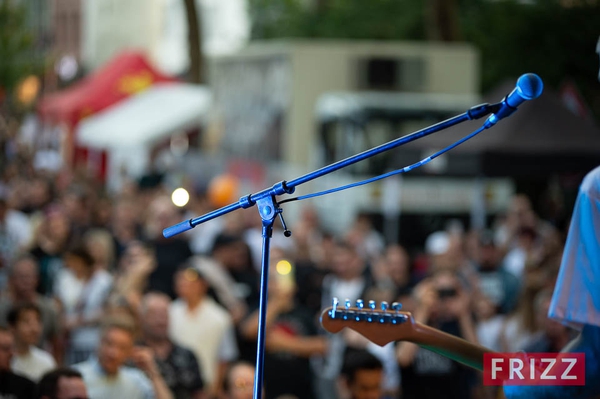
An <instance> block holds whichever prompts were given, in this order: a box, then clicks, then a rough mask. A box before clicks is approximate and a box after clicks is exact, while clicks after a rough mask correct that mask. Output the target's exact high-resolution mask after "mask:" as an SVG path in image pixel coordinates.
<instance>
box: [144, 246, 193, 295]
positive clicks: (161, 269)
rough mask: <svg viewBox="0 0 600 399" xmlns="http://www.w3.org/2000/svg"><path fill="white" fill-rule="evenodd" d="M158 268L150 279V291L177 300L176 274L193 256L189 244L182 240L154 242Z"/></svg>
mask: <svg viewBox="0 0 600 399" xmlns="http://www.w3.org/2000/svg"><path fill="white" fill-rule="evenodd" d="M152 246H153V248H154V253H155V255H156V268H155V269H154V271H153V272H152V273H151V274H150V276H149V277H148V291H159V292H162V293H165V294H167V295H169V296H170V297H171V298H173V299H175V297H176V295H175V288H174V276H175V272H176V271H177V269H178V268H179V266H181V265H182V264H183V263H184V262H185V261H187V260H188V259H189V258H190V257H191V256H192V251H191V249H190V246H189V245H188V242H187V241H185V240H183V239H180V238H172V239H169V240H164V241H163V240H157V241H154V242H152Z"/></svg>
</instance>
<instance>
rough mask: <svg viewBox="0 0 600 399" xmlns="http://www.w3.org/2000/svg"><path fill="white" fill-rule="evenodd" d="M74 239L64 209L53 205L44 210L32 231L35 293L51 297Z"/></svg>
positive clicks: (68, 218) (69, 220)
mask: <svg viewBox="0 0 600 399" xmlns="http://www.w3.org/2000/svg"><path fill="white" fill-rule="evenodd" d="M73 238H74V234H73V230H72V227H71V219H70V217H69V215H68V214H67V212H66V211H65V209H64V208H63V207H62V206H60V205H59V204H56V203H53V204H51V205H49V206H48V207H46V209H45V210H44V217H43V219H42V220H41V221H40V224H39V225H38V226H36V228H35V230H34V238H33V244H32V248H31V249H30V251H29V252H30V254H31V255H33V256H34V257H35V258H36V259H37V263H38V267H39V281H38V286H37V287H36V288H37V291H38V292H39V293H40V294H42V295H52V293H53V292H54V282H55V279H56V276H57V273H58V272H59V270H60V269H62V268H63V267H64V264H63V255H64V253H65V251H66V250H67V248H69V246H70V245H71V243H72V241H73Z"/></svg>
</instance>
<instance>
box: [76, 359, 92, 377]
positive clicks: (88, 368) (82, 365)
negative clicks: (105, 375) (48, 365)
mask: <svg viewBox="0 0 600 399" xmlns="http://www.w3.org/2000/svg"><path fill="white" fill-rule="evenodd" d="M94 365H95V363H94V362H93V361H92V360H91V359H88V360H85V361H83V362H79V363H75V364H74V365H72V366H71V367H72V368H73V369H75V370H77V371H79V372H80V373H81V374H82V375H83V378H84V379H87V378H89V377H90V376H91V375H93V374H94V371H95V370H96V369H95V367H94Z"/></svg>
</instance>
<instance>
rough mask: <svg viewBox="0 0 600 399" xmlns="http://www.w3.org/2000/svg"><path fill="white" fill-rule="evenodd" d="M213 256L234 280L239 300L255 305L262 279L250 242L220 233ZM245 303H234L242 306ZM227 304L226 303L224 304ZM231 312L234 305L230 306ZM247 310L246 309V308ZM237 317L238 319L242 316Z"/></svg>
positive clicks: (216, 239) (234, 289)
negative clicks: (253, 259)
mask: <svg viewBox="0 0 600 399" xmlns="http://www.w3.org/2000/svg"><path fill="white" fill-rule="evenodd" d="M210 256H211V258H212V259H213V260H214V261H215V262H216V263H217V264H218V265H219V266H220V268H221V269H222V270H223V271H225V272H226V273H227V275H228V276H229V277H230V278H231V279H232V280H233V283H234V285H233V287H231V288H233V291H234V295H235V297H236V298H239V300H238V302H243V304H248V305H250V306H254V305H255V304H257V303H258V300H259V295H260V294H259V288H260V280H259V274H258V272H257V271H256V268H255V267H254V265H253V264H252V256H251V254H250V248H249V247H248V244H247V243H246V242H245V241H244V240H243V238H242V237H240V236H235V235H227V234H219V235H218V236H217V237H216V238H215V242H214V244H213V246H212V249H211V253H210ZM243 304H234V306H235V307H238V308H239V307H240V306H241V305H243ZM224 305H225V304H224ZM228 308H229V309H230V312H231V311H232V310H233V309H231V308H232V307H230V306H228ZM244 310H245V309H244ZM245 315H246V313H243V314H241V315H238V317H235V319H236V320H239V319H240V316H245Z"/></svg>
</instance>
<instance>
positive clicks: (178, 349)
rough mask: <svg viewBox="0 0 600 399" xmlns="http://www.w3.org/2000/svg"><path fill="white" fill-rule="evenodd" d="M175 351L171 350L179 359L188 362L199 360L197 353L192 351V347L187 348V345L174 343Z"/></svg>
mask: <svg viewBox="0 0 600 399" xmlns="http://www.w3.org/2000/svg"><path fill="white" fill-rule="evenodd" d="M172 345H173V351H172V352H171V357H173V358H177V359H182V360H184V361H186V362H190V361H192V360H193V361H197V360H196V355H195V354H194V352H192V350H191V349H189V348H186V347H185V346H181V345H178V344H175V343H173V344H172Z"/></svg>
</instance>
